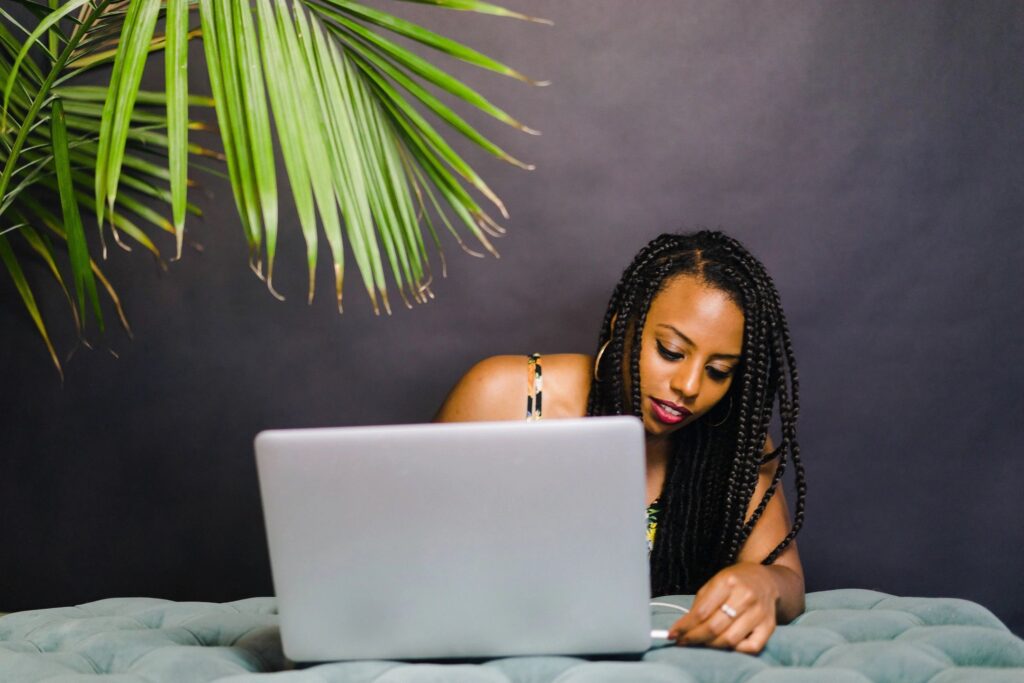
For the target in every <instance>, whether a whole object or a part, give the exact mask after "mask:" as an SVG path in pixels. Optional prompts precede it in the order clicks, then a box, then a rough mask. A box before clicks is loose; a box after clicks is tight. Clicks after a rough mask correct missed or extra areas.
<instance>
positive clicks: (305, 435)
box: [255, 416, 651, 662]
mask: <svg viewBox="0 0 1024 683" xmlns="http://www.w3.org/2000/svg"><path fill="white" fill-rule="evenodd" d="M255 446H256V462H257V470H258V474H259V483H260V492H261V495H262V499H263V512H264V517H265V521H266V529H267V540H268V544H269V548H270V564H271V571H272V575H273V581H274V590H275V593H276V595H277V599H278V610H279V613H280V627H281V638H282V641H283V647H284V653H285V655H286V656H287V657H288V658H289V659H291V660H293V661H296V662H316V661H330V660H346V659H414V660H415V659H430V660H445V659H474V658H485V657H487V658H489V657H505V656H513V655H586V654H615V653H622V654H627V653H637V652H643V651H645V650H647V649H648V648H649V646H650V643H651V619H650V608H649V606H648V601H649V599H650V583H649V576H648V558H647V542H646V516H645V490H646V484H645V465H644V437H643V427H642V424H641V423H640V421H639V420H637V419H636V418H633V417H623V416H616V417H594V418H585V419H582V418H581V419H567V420H545V421H542V422H490V423H481V422H474V423H458V424H428V425H399V426H387V427H344V428H325V429H289V430H272V431H264V432H261V433H260V434H259V435H258V436H257V437H256V441H255Z"/></svg>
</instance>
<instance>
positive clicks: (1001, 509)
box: [0, 0, 1024, 633]
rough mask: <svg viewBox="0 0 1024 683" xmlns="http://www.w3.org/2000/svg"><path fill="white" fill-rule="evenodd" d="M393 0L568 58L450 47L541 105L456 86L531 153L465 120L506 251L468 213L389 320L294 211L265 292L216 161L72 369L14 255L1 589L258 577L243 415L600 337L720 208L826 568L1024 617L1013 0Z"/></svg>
mask: <svg viewBox="0 0 1024 683" xmlns="http://www.w3.org/2000/svg"><path fill="white" fill-rule="evenodd" d="M391 6H394V7H395V8H396V9H397V11H400V12H403V13H404V14H406V16H410V17H415V18H420V19H422V20H423V21H424V22H426V23H428V24H429V25H430V26H432V27H434V28H436V29H438V30H440V31H442V32H444V33H447V34H450V35H453V36H455V37H458V38H461V39H463V40H465V41H467V42H469V43H471V44H472V45H474V46H477V47H479V48H481V49H483V50H485V51H486V52H488V53H490V54H492V55H493V56H495V57H497V58H499V59H502V60H505V61H507V62H509V63H511V64H512V65H514V66H516V67H518V68H520V69H521V70H523V71H525V72H526V73H528V74H530V75H532V76H534V77H537V78H550V79H551V80H552V81H553V86H552V87H550V88H546V89H537V88H530V87H528V86H525V85H522V84H520V83H517V82H514V81H511V80H503V79H501V78H500V77H498V76H495V75H493V74H487V73H482V72H477V71H474V70H472V69H470V68H463V67H462V66H461V65H459V66H455V67H453V68H454V69H455V70H456V71H457V72H458V73H459V74H461V75H463V76H465V77H466V78H467V80H469V81H470V82H471V83H473V84H475V85H477V86H479V87H481V88H482V89H483V90H484V91H485V92H486V93H488V94H489V95H491V96H492V97H493V99H494V100H495V101H496V102H497V103H499V104H501V105H503V106H506V107H507V108H508V109H510V110H511V111H512V112H513V113H514V114H516V115H518V116H519V117H521V119H522V120H523V121H524V122H526V123H527V124H529V125H531V126H534V127H536V128H539V129H541V130H542V131H543V133H544V135H543V136H542V137H540V138H531V137H528V136H525V135H520V134H517V133H515V132H514V131H512V130H511V129H506V128H503V127H501V126H500V125H497V124H494V123H493V122H488V121H486V120H485V119H484V118H483V117H480V116H473V115H468V117H469V118H470V119H471V120H472V121H474V122H476V123H479V124H480V125H481V127H482V128H483V130H484V131H485V132H487V133H488V134H490V135H492V136H493V137H494V139H495V140H496V141H498V142H499V143H500V144H502V145H503V146H505V147H507V148H508V149H509V150H510V151H511V152H512V153H514V154H516V155H517V156H520V157H522V158H524V159H526V160H528V161H531V162H534V163H536V164H537V167H538V168H537V170H536V171H534V172H532V173H527V172H524V171H520V170H518V169H515V168H512V167H510V166H506V165H503V164H501V163H500V162H497V161H495V160H492V159H490V158H487V157H485V156H484V154H483V153H478V152H474V151H471V150H467V155H468V157H469V158H470V160H471V161H472V162H473V163H474V164H475V165H476V166H477V167H478V169H479V170H480V171H481V172H482V173H483V175H484V176H485V177H486V178H487V179H488V180H489V181H490V183H491V184H492V186H493V187H494V188H495V189H496V190H497V191H498V192H499V194H500V195H501V196H502V197H503V198H504V199H505V201H506V202H507V204H508V205H509V207H510V209H511V211H512V219H511V220H510V221H509V222H508V228H509V235H508V237H507V238H506V239H504V240H502V241H501V242H500V243H499V245H498V246H499V248H500V250H501V253H502V258H501V259H500V260H498V261H495V260H493V259H488V260H486V261H483V260H476V259H473V258H471V257H468V256H465V255H463V254H462V253H461V252H460V251H459V250H458V248H457V247H456V246H455V245H454V243H452V242H451V240H449V241H448V249H447V252H448V261H449V278H448V280H446V281H439V282H437V283H436V284H435V291H436V293H437V300H436V301H434V302H432V303H431V304H430V305H428V306H424V307H418V308H416V309H415V310H412V311H407V310H404V309H403V310H399V311H397V312H396V314H395V315H394V316H393V317H391V318H390V319H385V318H374V317H373V315H372V313H371V312H370V307H369V304H368V302H367V301H366V300H365V297H364V296H363V295H362V294H361V293H360V292H359V290H358V287H357V286H356V281H355V278H352V281H351V282H350V286H349V289H348V290H347V294H348V297H347V304H348V306H347V309H346V312H345V314H344V315H343V316H340V317H339V316H338V315H337V314H335V313H334V312H333V311H332V302H331V301H330V296H329V292H330V275H329V273H328V268H326V267H325V266H326V264H325V263H322V264H321V269H320V271H319V280H318V281H319V285H320V288H321V297H320V298H319V299H318V300H317V301H316V303H315V304H314V305H313V306H312V307H311V308H310V307H307V306H306V305H305V303H304V281H305V277H306V276H305V270H304V263H303V259H302V247H301V240H300V239H299V237H298V234H297V229H295V228H297V226H296V225H295V219H294V215H293V214H292V213H291V210H290V209H286V210H285V214H284V221H285V223H286V224H287V225H286V226H285V227H286V228H291V230H290V231H289V234H288V235H286V236H285V238H284V245H283V248H282V253H281V258H280V260H279V263H278V269H279V270H278V281H277V284H278V286H279V288H280V289H281V290H282V291H283V292H284V293H285V294H286V295H288V300H287V301H286V302H285V303H279V302H277V301H275V300H274V299H272V298H271V297H270V295H269V294H267V292H266V290H265V289H264V288H263V286H262V285H261V283H260V282H258V281H257V280H256V279H255V278H254V277H253V276H252V275H251V274H250V273H249V271H248V269H247V268H246V264H245V255H246V249H245V244H244V240H243V238H242V232H241V228H240V226H239V223H238V221H237V219H236V218H235V216H234V209H233V203H232V201H231V199H230V195H229V191H228V186H227V184H226V183H224V182H221V181H219V180H216V179H211V178H209V177H206V178H204V179H203V182H204V186H203V189H202V190H201V191H200V192H198V193H194V196H195V197H196V198H198V199H200V200H201V201H202V203H203V205H204V207H205V208H206V212H207V215H206V219H205V221H203V222H193V223H192V224H191V228H190V234H191V236H192V238H193V239H195V240H197V241H199V242H201V243H202V245H203V246H204V247H205V251H204V252H203V253H197V252H195V251H190V252H188V253H187V254H186V257H185V259H184V260H183V261H181V262H179V263H174V264H171V268H170V270H169V271H168V272H166V273H161V272H159V271H158V270H157V269H156V268H155V267H154V266H153V263H152V260H151V259H150V258H148V257H147V256H146V255H144V254H143V253H140V250H136V252H134V253H132V254H126V253H123V252H120V251H118V250H116V249H115V250H114V251H113V252H112V254H111V257H110V259H109V261H108V263H107V265H106V267H107V269H108V271H109V273H110V275H111V277H112V279H113V280H114V282H115V284H117V285H119V287H120V292H121V294H122V296H123V298H124V303H125V308H126V309H127V312H128V314H129V316H130V318H131V321H132V324H133V326H134V328H135V331H136V333H137V338H136V340H135V341H134V342H129V341H128V340H127V339H125V338H124V336H123V335H122V334H120V333H119V332H117V331H115V332H113V333H110V334H108V335H107V336H106V337H105V338H104V339H103V340H100V342H99V348H98V349H97V350H95V351H92V352H88V351H84V350H79V351H78V352H76V353H75V355H74V357H73V359H72V360H71V362H69V363H68V364H67V368H66V370H67V380H66V382H65V385H64V386H63V387H62V386H61V385H60V383H59V382H58V380H57V378H56V376H55V373H54V372H53V370H52V368H51V367H50V366H49V361H48V359H47V357H46V354H45V352H44V349H43V347H42V346H41V345H40V343H39V341H38V338H37V335H36V333H35V331H34V329H33V328H32V326H31V323H30V322H29V321H28V318H27V316H26V315H25V314H24V311H23V310H22V308H21V304H20V302H19V301H18V300H17V299H16V295H15V293H14V290H13V287H12V286H11V284H10V282H9V280H8V279H7V278H6V277H0V316H2V320H3V321H4V322H3V330H4V332H3V335H4V340H3V345H2V348H3V352H2V357H0V386H2V391H0V402H2V405H0V429H2V442H0V443H2V445H0V449H2V456H0V519H2V523H3V529H4V534H3V546H2V547H3V552H2V555H0V610H4V609H6V610H16V609H25V608H34V607H44V606H49V605H61V604H69V603H74V602H82V601H86V600H92V599H97V598H103V597H109V596H122V595H149V596H158V597H165V598H172V599H177V600H230V599H235V598H242V597H246V596H252V595H265V594H269V593H270V592H271V585H270V576H269V568H268V562H267V554H266V545H265V540H264V537H263V528H262V521H261V514H260V507H259V498H258V492H257V487H256V474H255V469H254V466H253V455H252V448H251V441H252V437H253V436H254V434H255V433H256V432H257V431H258V430H260V429H264V428H268V427H297V426H322V425H354V424H366V423H392V422H417V421H425V420H428V419H429V418H430V417H431V416H432V415H433V413H434V411H435V410H436V408H437V407H438V405H439V404H440V402H441V401H442V400H443V398H444V396H445V393H446V392H447V390H448V389H449V388H450V387H451V385H452V384H453V383H454V382H455V381H456V379H457V378H458V377H459V376H460V374H461V373H462V372H463V371H465V369H466V368H467V367H468V366H469V365H471V364H472V363H473V362H474V361H476V360H477V359H480V358H482V357H484V356H488V355H491V354H497V353H520V354H525V353H529V352H532V351H540V352H545V353H553V352H590V353H592V352H593V350H594V346H595V341H596V339H597V334H598V326H599V324H600V319H601V315H602V314H603V312H604V308H605V303H606V301H607V297H608V295H609V292H610V288H611V286H612V285H613V283H614V282H615V280H616V279H617V278H618V275H619V273H620V272H621V269H622V268H623V267H624V266H625V265H626V263H627V262H628V261H629V259H630V257H631V255H632V254H633V253H634V252H635V251H636V250H637V249H639V248H640V247H641V246H642V245H643V244H644V243H645V242H646V241H647V240H648V239H650V238H651V237H653V236H655V235H656V234H658V233H659V232H662V231H670V230H678V229H691V228H695V227H699V226H710V227H722V228H724V229H726V230H728V231H730V232H731V233H733V234H735V235H736V236H738V237H739V238H740V239H742V240H743V241H744V242H746V243H747V244H748V245H749V246H750V247H751V249H752V250H753V251H754V252H755V253H756V254H757V255H759V256H760V258H761V259H762V260H763V261H764V262H765V263H766V264H767V266H768V268H769V270H770V271H771V272H772V273H773V275H774V277H775V279H776V282H777V283H778V286H779V289H780V290H781V292H782V295H783V301H784V304H785V307H786V310H787V313H788V316H789V320H790V323H791V325H792V328H793V332H794V336H795V343H796V350H797V356H798V360H799V365H800V371H801V377H802V380H803V409H802V413H801V423H800V437H801V442H802V446H803V453H804V457H805V458H806V462H807V468H808V476H809V480H810V493H809V497H808V516H807V523H806V527H805V530H804V532H803V533H802V534H801V536H800V547H801V551H802V556H803V559H804V563H805V566H806V571H807V583H808V588H809V589H810V590H822V589H829V588H839V587H866V588H873V589H878V590H882V591H888V592H892V593H897V594H904V595H941V596H959V597H964V598H969V599H973V600H977V601H980V602H981V603H982V604H984V605H986V606H987V607H989V608H990V609H992V610H993V611H994V612H995V613H996V614H997V615H998V616H1000V617H1001V618H1002V619H1003V620H1005V621H1006V622H1007V623H1008V624H1010V625H1011V627H1012V628H1014V629H1015V630H1016V631H1017V632H1018V633H1024V594H1022V592H1021V591H1020V590H1019V586H1020V576H1021V574H1022V570H1024V554H1022V547H1024V522H1022V520H1024V503H1022V487H1024V473H1022V468H1021V465H1020V463H1021V460H1020V454H1021V452H1022V451H1024V438H1022V427H1021V421H1022V415H1024V411H1022V401H1021V393H1022V389H1024V369H1022V366H1021V363H1020V352H1021V343H1020V340H1021V332H1022V320H1024V316H1022V314H1024V310H1022V303H1021V301H1022V299H1021V295H1020V291H1021V289H1022V285H1024V277H1022V275H1021V270H1022V264H1024V249H1022V247H1024V231H1022V230H1021V215H1022V213H1024V193H1022V192H1021V189H1022V180H1024V178H1022V169H1024V148H1022V124H1021V119H1022V107H1021V105H1022V97H1024V77H1022V69H1021V65H1022V64H1024V40H1022V36H1024V8H1022V6H1021V5H1020V3H1017V2H972V3H967V2H898V3H894V2H871V3H867V2H831V3H824V2H813V3H812V2H759V3H752V2H679V1H668V0H657V1H656V0H646V1H645V2H642V3H638V2H628V3H627V2H611V1H608V0H560V1H559V2H540V1H527V0H523V1H521V2H517V3H516V7H517V8H519V9H523V10H525V11H528V12H533V13H536V14H540V15H543V16H546V17H549V18H551V19H553V20H554V21H555V22H556V25H555V27H553V28H547V27H543V26H536V25H530V24H524V23H518V22H513V21H508V20H501V19H496V18H488V17H476V16H470V15H466V14H463V13H447V12H443V11H437V10H425V9H422V8H416V7H407V6H405V5H404V4H401V3H392V5H391ZM195 47H196V49H194V50H193V55H194V57H195V58H197V59H198V58H199V57H200V56H201V50H199V49H198V46H195ZM154 66H156V64H155V63H154ZM157 68H158V67H157ZM159 81H160V78H159V71H157V72H155V75H154V77H153V79H152V83H153V84H154V85H158V84H159ZM204 83H205V80H204V77H203V76H202V75H201V74H199V72H198V70H197V71H196V73H195V74H194V76H193V86H194V87H195V88H203V87H205V85H204ZM462 148H465V147H464V146H463V147H462ZM282 175H283V171H282ZM160 244H161V246H162V247H163V248H164V249H165V250H166V251H167V252H168V254H170V253H171V252H172V251H173V249H172V240H171V238H169V237H167V238H160ZM30 274H31V276H32V278H33V280H34V281H36V282H39V283H45V281H46V276H45V274H44V272H43V271H42V269H41V268H38V267H33V268H31V269H30ZM45 286H47V287H48V285H45ZM323 295H328V296H323ZM43 298H44V300H45V302H44V303H45V306H46V313H47V314H48V319H49V320H51V321H52V324H53V325H54V327H55V329H56V330H61V329H65V328H62V325H64V326H65V327H66V317H67V316H66V307H65V306H66V305H65V304H63V302H62V301H61V300H60V299H59V297H58V296H57V295H56V293H55V292H54V291H53V288H52V287H49V289H48V290H47V294H46V295H45V296H44V297H43ZM396 298H397V297H396ZM65 332H66V329H65ZM70 339H71V337H70V336H69V335H68V334H66V333H65V334H63V335H62V336H60V346H61V349H62V352H64V353H66V352H67V351H68V350H69V348H70V345H71V344H70ZM107 349H112V350H114V351H116V353H117V355H118V356H119V358H115V357H114V356H113V355H112V354H111V353H108V351H107ZM380 495H381V496H384V497H386V496H388V491H381V492H380ZM468 521H469V520H467V522H468ZM456 532H457V530H456Z"/></svg>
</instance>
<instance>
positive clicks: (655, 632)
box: [651, 602, 690, 640]
mask: <svg viewBox="0 0 1024 683" xmlns="http://www.w3.org/2000/svg"><path fill="white" fill-rule="evenodd" d="M651 607H668V608H670V609H677V610H679V611H680V612H682V613H683V614H686V613H688V612H689V611H690V610H688V609H686V608H685V607H680V606H679V605H673V604H672V603H670V602H652V603H651ZM651 638H661V639H662V640H668V629H667V628H656V629H652V630H651Z"/></svg>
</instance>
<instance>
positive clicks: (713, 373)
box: [708, 365, 732, 382]
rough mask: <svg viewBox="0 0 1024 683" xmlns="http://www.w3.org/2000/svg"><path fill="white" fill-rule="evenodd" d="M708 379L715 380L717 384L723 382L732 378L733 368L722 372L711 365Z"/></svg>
mask: <svg viewBox="0 0 1024 683" xmlns="http://www.w3.org/2000/svg"><path fill="white" fill-rule="evenodd" d="M708 377H710V378H711V379H713V380H715V381H716V382H723V381H725V380H727V379H729V378H730V377H732V368H729V369H728V370H722V369H721V368H716V367H715V366H714V365H709V366H708Z"/></svg>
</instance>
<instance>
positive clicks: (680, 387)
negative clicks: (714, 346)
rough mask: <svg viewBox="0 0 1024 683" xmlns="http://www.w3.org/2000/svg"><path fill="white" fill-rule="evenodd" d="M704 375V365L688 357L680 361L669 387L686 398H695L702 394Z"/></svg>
mask: <svg viewBox="0 0 1024 683" xmlns="http://www.w3.org/2000/svg"><path fill="white" fill-rule="evenodd" d="M703 377H704V367H703V365H702V364H701V363H697V362H694V360H693V359H691V358H688V359H686V360H685V361H683V362H681V363H679V365H678V367H677V368H676V372H675V373H674V374H673V375H672V381H671V382H670V383H669V387H670V388H671V389H672V391H674V392H676V393H677V394H679V395H680V396H682V397H683V398H684V399H687V400H693V399H696V398H697V395H698V394H700V385H701V381H702V379H703Z"/></svg>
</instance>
